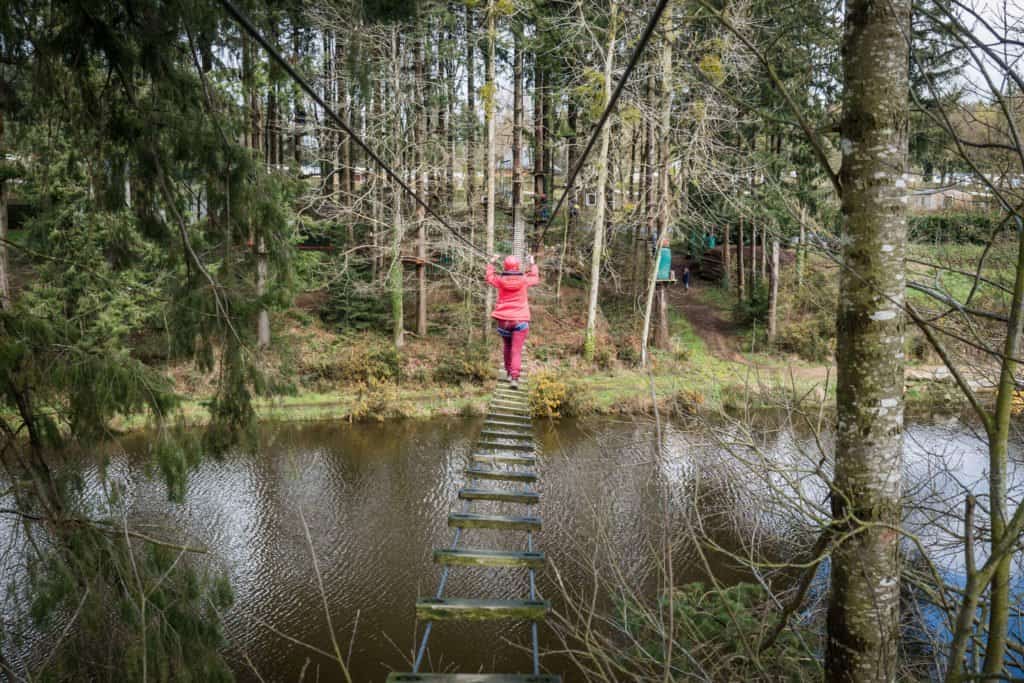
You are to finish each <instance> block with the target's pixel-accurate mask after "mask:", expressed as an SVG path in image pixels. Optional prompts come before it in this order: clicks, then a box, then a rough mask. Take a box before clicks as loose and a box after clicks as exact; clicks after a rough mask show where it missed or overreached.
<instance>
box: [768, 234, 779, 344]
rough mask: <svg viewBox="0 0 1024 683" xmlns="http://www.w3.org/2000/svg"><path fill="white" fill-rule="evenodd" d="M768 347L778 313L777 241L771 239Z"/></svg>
mask: <svg viewBox="0 0 1024 683" xmlns="http://www.w3.org/2000/svg"><path fill="white" fill-rule="evenodd" d="M768 283H769V287H768V347H769V348H772V347H774V345H775V333H776V331H777V329H778V322H779V321H778V313H779V241H778V240H772V265H771V268H770V269H769V271H768Z"/></svg>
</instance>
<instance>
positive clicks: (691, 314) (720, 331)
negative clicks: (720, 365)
mask: <svg viewBox="0 0 1024 683" xmlns="http://www.w3.org/2000/svg"><path fill="white" fill-rule="evenodd" d="M694 279H696V278H694ZM702 286H705V285H704V284H703V283H702V282H700V281H697V282H696V283H691V285H690V291H689V292H686V290H685V289H683V286H682V283H680V284H679V285H676V286H674V287H672V288H670V289H669V297H668V305H669V306H671V307H672V308H673V309H675V310H677V311H679V312H680V313H682V314H683V315H684V316H685V317H686V320H687V321H688V322H689V323H690V326H691V327H693V331H694V332H695V333H696V334H697V335H698V336H699V337H700V338H701V339H703V340H704V343H705V344H706V345H707V347H708V350H709V351H710V352H711V353H712V354H713V355H715V356H716V357H718V358H722V359H724V360H732V361H741V362H742V361H743V360H744V359H743V357H742V356H741V355H740V354H739V352H738V351H737V334H738V329H737V327H736V324H735V323H733V321H732V320H730V319H729V318H728V317H727V316H728V314H727V313H723V312H722V311H720V310H718V309H717V308H716V307H714V306H712V305H711V304H708V303H705V302H703V301H702V300H701V297H700V288H701V287H702Z"/></svg>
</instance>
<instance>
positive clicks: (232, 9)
mask: <svg viewBox="0 0 1024 683" xmlns="http://www.w3.org/2000/svg"><path fill="white" fill-rule="evenodd" d="M221 4H222V5H223V6H224V9H226V10H227V11H228V13H229V14H230V15H231V16H233V17H234V18H235V20H236V21H237V22H238V23H239V24H240V25H241V27H242V29H244V30H245V32H246V33H248V34H249V35H250V36H251V37H252V38H253V40H255V41H256V42H257V43H259V44H260V45H261V46H262V47H263V49H264V50H266V51H267V54H269V55H270V56H271V57H272V58H273V59H274V61H275V62H277V64H278V66H280V67H281V68H282V69H284V72H285V73H287V74H288V76H289V77H290V78H291V79H292V80H293V81H295V83H296V84H297V85H298V86H299V87H300V88H302V90H303V91H305V93H306V94H307V95H309V96H310V97H311V98H312V99H313V101H314V102H316V103H317V104H318V105H320V107H321V109H323V110H324V112H325V113H326V114H327V115H328V116H329V117H331V119H333V120H334V122H335V123H336V124H338V126H339V127H340V128H341V129H342V130H343V131H345V134H346V135H348V136H349V137H350V138H352V140H353V142H355V143H356V144H357V145H359V146H360V147H362V148H363V151H364V152H366V154H367V156H369V157H370V159H372V160H373V162H374V163H375V164H377V166H379V167H380V169H381V170H382V171H384V173H386V174H387V176H388V177H389V178H391V180H393V181H395V183H397V184H398V186H399V187H401V188H402V189H403V190H404V191H405V192H406V193H407V194H408V195H409V196H410V197H412V198H413V199H414V200H415V201H416V203H417V204H418V205H419V206H420V207H422V208H423V209H424V210H425V211H426V212H427V213H428V214H430V215H431V216H433V217H434V218H435V219H436V220H437V222H438V223H440V224H441V225H442V226H444V228H445V229H446V230H448V232H450V233H451V234H452V235H454V236H455V238H456V239H458V240H459V241H461V242H462V243H463V244H465V245H466V246H468V247H469V248H470V249H472V250H473V251H475V252H476V253H477V254H480V255H481V256H485V257H486V256H488V254H486V253H485V252H484V250H483V249H481V248H480V247H478V246H476V245H475V244H473V242H471V241H470V240H469V239H468V238H466V237H465V236H463V235H462V234H461V233H460V232H459V231H458V230H456V229H455V228H453V227H452V226H451V225H450V224H449V223H448V221H446V220H445V219H444V218H442V217H441V216H440V215H439V214H438V213H437V212H436V211H434V210H433V209H432V208H430V205H429V204H428V203H427V202H425V201H423V199H422V198H421V197H420V196H419V195H418V194H416V192H414V191H413V189H412V188H411V187H409V186H408V185H407V184H406V183H405V181H404V180H402V179H401V178H400V177H399V176H398V174H397V173H396V172H395V171H394V170H392V168H391V166H389V165H388V164H387V163H386V162H385V161H384V160H383V159H381V158H380V156H378V155H377V153H376V152H374V151H373V150H372V149H371V148H370V146H369V145H368V144H366V142H365V141H364V140H363V139H362V138H361V137H359V135H357V134H356V132H355V131H354V130H352V128H351V127H350V126H349V125H348V124H347V123H345V120H344V119H343V118H341V116H340V115H339V114H338V112H336V111H334V110H333V109H331V108H330V107H329V106H327V103H326V102H325V101H324V100H323V98H322V97H320V95H318V94H317V92H316V90H314V89H313V87H312V86H311V85H310V84H309V82H308V81H306V79H305V78H303V77H302V75H300V74H299V72H298V71H296V70H295V68H294V67H293V66H292V65H291V64H290V63H289V62H288V61H287V60H286V59H285V58H284V57H283V56H282V55H281V53H280V52H278V51H277V48H275V47H274V46H273V45H272V44H271V43H270V41H268V40H267V39H266V38H265V37H264V36H263V34H262V33H260V31H259V29H257V28H256V26H255V25H254V24H253V23H252V21H251V20H250V19H249V17H248V16H246V14H245V13H244V12H243V11H242V10H240V9H239V8H238V7H236V6H235V4H234V3H233V2H231V0H221Z"/></svg>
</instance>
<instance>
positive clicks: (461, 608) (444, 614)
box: [416, 598, 551, 621]
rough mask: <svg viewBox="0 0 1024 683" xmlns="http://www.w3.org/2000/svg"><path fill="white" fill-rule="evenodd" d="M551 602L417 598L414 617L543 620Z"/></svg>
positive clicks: (428, 618) (432, 619)
mask: <svg viewBox="0 0 1024 683" xmlns="http://www.w3.org/2000/svg"><path fill="white" fill-rule="evenodd" d="M550 608H551V603H549V602H548V601H547V600H487V599H483V600H481V599H476V598H420V599H419V600H417V601H416V618H418V619H420V620H422V621H443V620H449V619H461V620H468V621H483V620H488V619H529V620H530V621H543V620H544V617H545V616H547V613H548V610H549V609H550Z"/></svg>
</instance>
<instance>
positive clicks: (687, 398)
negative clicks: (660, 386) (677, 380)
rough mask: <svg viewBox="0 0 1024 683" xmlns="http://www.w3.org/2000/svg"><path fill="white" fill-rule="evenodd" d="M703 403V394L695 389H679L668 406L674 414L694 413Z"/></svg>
mask: <svg viewBox="0 0 1024 683" xmlns="http://www.w3.org/2000/svg"><path fill="white" fill-rule="evenodd" d="M703 405H704V394H702V393H700V392H699V391H697V390H695V389H680V390H679V391H677V392H676V394H675V396H673V397H672V399H671V403H670V408H671V410H672V412H673V413H674V414H676V415H696V414H697V413H698V412H699V411H700V408H701V406H703Z"/></svg>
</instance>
